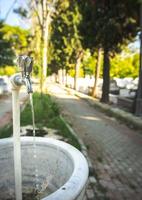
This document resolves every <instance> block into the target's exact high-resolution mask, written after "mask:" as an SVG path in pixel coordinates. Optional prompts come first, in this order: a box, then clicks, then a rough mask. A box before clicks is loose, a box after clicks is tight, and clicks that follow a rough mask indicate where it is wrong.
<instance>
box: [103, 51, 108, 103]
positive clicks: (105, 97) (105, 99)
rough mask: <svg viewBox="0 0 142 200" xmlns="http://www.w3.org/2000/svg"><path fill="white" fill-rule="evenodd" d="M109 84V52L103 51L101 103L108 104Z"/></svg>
mask: <svg viewBox="0 0 142 200" xmlns="http://www.w3.org/2000/svg"><path fill="white" fill-rule="evenodd" d="M109 83H110V60H109V50H108V49H107V48H105V49H104V64H103V86H102V97H101V102H104V103H108V102H109Z"/></svg>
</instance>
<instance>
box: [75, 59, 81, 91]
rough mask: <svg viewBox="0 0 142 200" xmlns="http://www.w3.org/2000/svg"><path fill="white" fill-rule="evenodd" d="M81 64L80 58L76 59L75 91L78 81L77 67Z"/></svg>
mask: <svg viewBox="0 0 142 200" xmlns="http://www.w3.org/2000/svg"><path fill="white" fill-rule="evenodd" d="M80 63H81V58H80V57H78V59H77V62H76V65H75V75H74V89H75V90H77V86H78V85H77V79H78V74H79V67H80Z"/></svg>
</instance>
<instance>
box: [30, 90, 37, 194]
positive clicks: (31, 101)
mask: <svg viewBox="0 0 142 200" xmlns="http://www.w3.org/2000/svg"><path fill="white" fill-rule="evenodd" d="M30 104H31V111H32V123H33V160H34V168H35V181H34V182H35V186H34V188H35V190H36V191H37V192H38V191H39V178H38V177H39V175H38V167H37V164H36V163H37V159H36V158H37V148H36V137H35V136H36V134H35V113H34V104H33V96H32V93H30Z"/></svg>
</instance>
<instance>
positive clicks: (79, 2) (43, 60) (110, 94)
mask: <svg viewBox="0 0 142 200" xmlns="http://www.w3.org/2000/svg"><path fill="white" fill-rule="evenodd" d="M141 23H142V22H141V1H139V0H125V1H123V0H119V1H114V0H86V1H83V0H64V1H62V0H42V1H39V0H7V1H4V0H0V47H1V48H0V94H3V93H8V92H10V90H9V83H8V77H9V76H11V75H12V74H14V73H15V72H17V70H18V69H17V66H16V58H17V56H18V55H22V54H26V55H30V56H32V57H33V58H34V69H33V77H34V78H35V80H34V81H35V82H39V83H40V89H41V90H43V88H44V87H46V80H47V79H49V77H50V81H51V80H52V81H56V82H59V83H61V84H64V85H66V86H68V87H71V88H74V89H76V90H78V91H81V92H83V93H86V94H89V95H91V96H94V97H96V98H98V99H100V101H102V102H105V103H108V102H112V103H114V104H120V106H122V107H123V104H125V107H126V108H125V109H127V110H128V111H130V112H133V113H135V114H136V115H141V114H142V111H140V109H139V106H141V104H142V103H141V98H142V88H141V85H142V84H141V82H142V78H141V76H142V75H141V56H140V55H141V52H140V49H141V45H140V44H141V37H140V36H141ZM47 77H48V78H47ZM139 77H140V78H139ZM137 99H138V101H139V103H137ZM127 100H128V101H127ZM128 102H129V103H128ZM128 104H129V105H128ZM137 104H138V105H137ZM126 105H128V106H126Z"/></svg>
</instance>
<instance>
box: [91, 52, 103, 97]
mask: <svg viewBox="0 0 142 200" xmlns="http://www.w3.org/2000/svg"><path fill="white" fill-rule="evenodd" d="M100 64H101V49H100V48H99V49H98V55H97V63H96V69H95V82H94V87H93V91H92V96H93V97H96V96H97V84H98V79H99V75H100V67H101V65H100Z"/></svg>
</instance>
